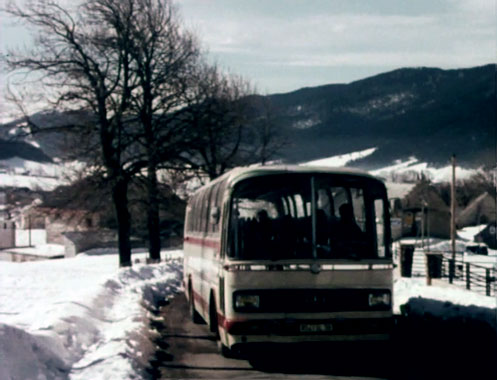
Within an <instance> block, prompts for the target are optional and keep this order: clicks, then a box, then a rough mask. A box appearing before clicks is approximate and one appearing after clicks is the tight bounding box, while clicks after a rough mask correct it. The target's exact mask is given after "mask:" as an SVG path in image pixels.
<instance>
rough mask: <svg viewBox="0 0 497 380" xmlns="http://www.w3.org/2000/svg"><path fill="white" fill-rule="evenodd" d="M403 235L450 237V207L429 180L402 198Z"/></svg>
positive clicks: (419, 184)
mask: <svg viewBox="0 0 497 380" xmlns="http://www.w3.org/2000/svg"><path fill="white" fill-rule="evenodd" d="M401 203H402V236H411V237H421V236H427V237H428V236H429V237H438V238H442V239H449V238H450V208H449V206H447V204H446V203H445V202H444V200H443V199H442V198H441V197H440V195H439V193H438V191H437V190H436V189H435V187H434V186H432V185H431V184H430V183H429V182H427V181H422V182H420V183H418V184H417V185H416V186H414V187H413V188H412V189H411V191H410V192H409V193H408V194H407V195H406V196H405V197H404V198H403V199H402V202H401Z"/></svg>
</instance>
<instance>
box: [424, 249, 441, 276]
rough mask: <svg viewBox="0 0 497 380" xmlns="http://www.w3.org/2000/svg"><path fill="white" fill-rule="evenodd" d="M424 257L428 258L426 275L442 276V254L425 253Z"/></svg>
mask: <svg viewBox="0 0 497 380" xmlns="http://www.w3.org/2000/svg"><path fill="white" fill-rule="evenodd" d="M426 259H427V260H428V262H427V264H428V277H429V278H442V260H443V255H442V254H439V253H427V254H426Z"/></svg>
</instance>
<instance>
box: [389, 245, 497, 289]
mask: <svg viewBox="0 0 497 380" xmlns="http://www.w3.org/2000/svg"><path fill="white" fill-rule="evenodd" d="M396 255H397V259H398V261H399V263H400V266H401V268H400V269H401V275H402V276H403V277H426V278H427V283H428V284H431V280H432V279H441V280H444V281H447V282H448V283H449V284H453V285H457V286H460V287H464V288H466V289H468V290H473V291H475V292H478V293H482V294H485V295H487V296H493V295H495V294H497V268H496V266H495V265H494V262H489V263H473V262H468V261H466V260H465V254H464V252H456V255H455V259H453V258H452V252H443V251H426V250H416V249H415V247H414V245H403V246H401V247H400V251H396Z"/></svg>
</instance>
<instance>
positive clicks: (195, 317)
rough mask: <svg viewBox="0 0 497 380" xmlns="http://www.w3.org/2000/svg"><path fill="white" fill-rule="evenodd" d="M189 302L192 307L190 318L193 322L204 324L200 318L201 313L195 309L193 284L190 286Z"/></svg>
mask: <svg viewBox="0 0 497 380" xmlns="http://www.w3.org/2000/svg"><path fill="white" fill-rule="evenodd" d="M188 300H189V306H190V318H191V320H192V322H193V323H196V324H200V323H202V322H203V321H204V320H203V319H202V317H201V316H200V314H199V312H198V311H197V310H196V309H195V301H194V300H193V288H192V283H191V282H190V283H189V284H188Z"/></svg>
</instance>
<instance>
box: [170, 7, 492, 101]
mask: <svg viewBox="0 0 497 380" xmlns="http://www.w3.org/2000/svg"><path fill="white" fill-rule="evenodd" d="M177 4H178V5H179V8H180V13H181V15H182V17H183V20H184V22H185V24H186V25H187V26H188V27H190V28H192V29H193V30H194V31H195V32H197V34H198V35H199V36H200V37H201V41H202V42H203V44H204V46H205V47H206V48H207V49H208V50H209V54H210V57H211V59H212V60H214V61H216V62H217V63H218V64H220V65H221V66H223V67H225V68H227V69H229V70H230V71H231V72H234V73H236V74H241V75H243V76H244V77H246V78H247V79H249V80H251V81H252V82H253V83H254V84H255V85H256V86H257V89H258V90H259V91H260V92H262V93H276V92H288V91H292V90H296V89H298V88H301V87H308V86H316V85H322V84H328V83H348V82H351V81H354V80H357V79H362V78H365V77H367V76H371V75H374V74H378V73H380V72H386V71H390V70H393V69H396V68H399V67H419V66H430V67H441V68H461V67H472V66H478V65H484V64H488V63H494V62H496V61H497V10H496V8H497V1H495V0H416V1H412V0H374V1H366V0H305V1H304V0H271V1H267V0H212V1H209V0H181V1H177Z"/></svg>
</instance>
